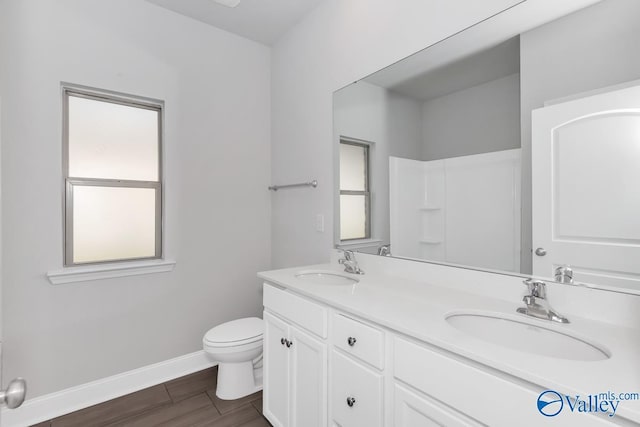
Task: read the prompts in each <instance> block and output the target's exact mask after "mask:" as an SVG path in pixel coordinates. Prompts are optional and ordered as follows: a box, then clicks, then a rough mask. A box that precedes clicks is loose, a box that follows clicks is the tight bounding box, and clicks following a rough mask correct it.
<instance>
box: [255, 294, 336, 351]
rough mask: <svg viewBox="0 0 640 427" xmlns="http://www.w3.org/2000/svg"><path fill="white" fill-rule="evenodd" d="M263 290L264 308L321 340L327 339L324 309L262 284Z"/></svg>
mask: <svg viewBox="0 0 640 427" xmlns="http://www.w3.org/2000/svg"><path fill="white" fill-rule="evenodd" d="M263 289H264V295H263V304H264V306H265V308H267V309H269V310H270V311H272V312H274V313H276V314H278V315H279V316H281V317H284V318H286V319H288V320H291V321H292V322H294V323H297V324H298V325H300V326H302V327H303V328H305V329H307V330H309V331H310V332H313V333H314V334H316V335H318V336H320V337H322V338H327V323H328V322H327V317H328V314H327V308H326V307H324V306H322V305H320V304H316V303H314V302H311V301H309V300H308V299H305V298H302V297H299V296H297V295H295V294H293V293H291V292H287V291H285V290H283V289H280V288H276V287H275V286H272V285H269V284H268V283H265V284H264V286H263Z"/></svg>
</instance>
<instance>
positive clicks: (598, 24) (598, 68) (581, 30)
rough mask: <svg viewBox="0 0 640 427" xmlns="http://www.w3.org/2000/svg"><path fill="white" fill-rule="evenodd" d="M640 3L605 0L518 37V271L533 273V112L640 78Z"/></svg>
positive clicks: (635, 0) (628, 0)
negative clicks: (556, 101)
mask: <svg viewBox="0 0 640 427" xmlns="http://www.w3.org/2000/svg"><path fill="white" fill-rule="evenodd" d="M638 16H640V2H638V1H637V0H605V1H603V2H601V3H597V4H596V5H594V6H591V7H589V8H586V9H584V10H582V11H578V12H576V13H574V14H572V15H569V16H566V17H564V18H561V19H558V20H556V21H554V22H551V23H549V24H546V25H543V26H541V27H539V28H536V29H534V30H531V31H529V32H526V33H524V34H522V35H521V36H520V55H521V63H520V73H521V112H522V118H521V122H522V176H523V180H522V212H523V218H522V265H521V268H522V271H523V272H524V273H526V272H530V271H531V209H532V207H531V110H533V109H535V108H540V107H542V106H543V105H544V102H545V101H549V100H553V99H557V98H561V97H565V96H569V95H573V94H576V93H580V92H585V91H590V90H594V89H599V88H602V87H606V86H611V85H615V84H619V83H623V82H627V81H631V80H637V79H640V55H637V54H635V52H637V50H638V40H640V25H638Z"/></svg>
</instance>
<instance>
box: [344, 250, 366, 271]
mask: <svg viewBox="0 0 640 427" xmlns="http://www.w3.org/2000/svg"><path fill="white" fill-rule="evenodd" d="M338 262H339V263H340V264H342V265H344V271H346V272H347V273H353V274H364V271H362V270H360V267H359V266H358V261H356V256H355V255H354V254H353V251H344V258H340V259H339V260H338Z"/></svg>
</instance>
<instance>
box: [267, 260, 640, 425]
mask: <svg viewBox="0 0 640 427" xmlns="http://www.w3.org/2000/svg"><path fill="white" fill-rule="evenodd" d="M303 270H325V271H326V270H330V271H335V272H338V273H340V274H345V275H348V276H352V277H354V278H356V279H358V280H359V283H357V284H355V285H326V284H323V285H319V284H313V283H309V282H308V281H305V280H303V279H299V278H297V277H295V274H296V273H298V272H300V271H303ZM258 276H259V277H260V278H262V279H264V280H266V281H268V282H271V283H274V284H276V285H279V286H282V287H284V288H286V289H289V290H291V291H293V292H295V293H297V294H300V295H303V296H307V297H309V298H312V299H314V300H317V301H319V302H322V303H326V304H327V305H330V306H332V307H335V308H337V309H339V310H342V311H344V312H347V313H351V314H353V315H356V316H359V317H361V318H363V319H367V320H369V321H371V322H374V323H377V324H379V325H381V326H384V327H387V328H389V329H392V330H394V331H397V332H400V333H402V334H406V335H408V336H410V337H413V338H416V339H418V340H421V341H424V342H426V343H429V344H432V345H435V346H437V347H440V348H442V349H445V350H448V351H451V352H454V353H457V354H459V355H461V356H464V357H467V358H469V359H472V360H474V361H477V362H479V363H482V364H484V365H487V366H490V367H492V368H495V369H498V370H500V371H502V372H505V373H508V374H511V375H514V376H516V377H519V378H522V379H524V380H526V381H529V382H531V383H534V384H537V385H539V386H541V387H544V388H548V389H552V390H556V391H558V392H560V393H564V394H567V395H572V396H574V395H580V396H586V395H589V394H598V393H604V392H608V391H612V392H614V393H616V394H617V393H622V392H625V393H626V392H629V393H640V329H633V328H629V327H625V326H616V325H614V324H609V323H603V322H598V321H593V320H589V319H588V318H587V316H588V313H584V316H585V317H579V316H576V315H568V314H567V313H562V314H565V315H566V316H567V317H568V318H569V320H570V322H571V323H569V324H567V325H561V324H557V323H555V322H550V321H546V320H538V319H534V318H532V317H529V316H524V315H519V314H516V308H517V307H520V306H522V305H523V303H522V301H521V300H520V299H516V300H514V301H513V302H510V301H507V300H503V299H497V298H491V297H485V296H481V295H478V294H477V292H476V293H471V292H465V291H462V290H459V289H457V290H456V289H450V288H447V287H443V286H437V285H436V284H433V283H428V279H426V280H425V281H417V280H410V279H405V278H399V277H395V276H391V275H388V274H384V273H378V272H374V273H372V274H364V275H349V274H346V273H344V272H343V268H342V267H341V266H340V265H338V264H337V263H334V264H321V265H311V266H304V267H296V268H288V269H282V270H274V271H267V272H261V273H258ZM523 294H524V293H523ZM550 303H551V306H553V301H550ZM610 309H611V310H615V309H616V307H611V308H610ZM461 311H462V312H482V313H486V314H500V315H503V316H504V317H508V318H511V319H518V320H522V321H524V322H527V323H531V324H535V325H540V326H542V327H544V328H547V329H552V330H555V331H560V332H564V333H567V334H569V335H573V336H576V337H581V338H583V339H584V340H585V341H587V342H592V343H594V344H596V345H597V346H599V347H601V348H603V349H605V350H606V351H607V352H608V353H609V354H610V355H611V357H610V358H609V359H607V360H603V361H575V360H566V359H558V358H552V357H545V356H539V355H535V354H529V353H525V352H521V351H516V350H512V349H509V348H507V347H502V346H499V345H495V344H491V343H488V342H486V341H482V340H480V339H477V338H474V337H472V336H470V335H467V334H465V333H463V332H461V331H459V330H457V329H455V328H454V327H453V326H451V325H450V324H449V323H447V322H446V321H445V318H446V317H447V315H448V314H450V313H453V312H461ZM617 417H623V418H627V419H629V420H633V421H635V422H638V423H640V401H622V402H620V405H619V407H618V408H617V411H616V418H617Z"/></svg>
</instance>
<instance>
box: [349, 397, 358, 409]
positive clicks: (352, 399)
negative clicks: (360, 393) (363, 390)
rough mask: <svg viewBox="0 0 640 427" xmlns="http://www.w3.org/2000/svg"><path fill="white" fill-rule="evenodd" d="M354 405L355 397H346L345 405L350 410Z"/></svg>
mask: <svg viewBox="0 0 640 427" xmlns="http://www.w3.org/2000/svg"><path fill="white" fill-rule="evenodd" d="M355 404H356V398H355V397H351V396H349V397H347V405H348V406H349V407H350V408H352V407H353V405H355Z"/></svg>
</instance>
